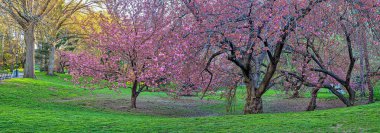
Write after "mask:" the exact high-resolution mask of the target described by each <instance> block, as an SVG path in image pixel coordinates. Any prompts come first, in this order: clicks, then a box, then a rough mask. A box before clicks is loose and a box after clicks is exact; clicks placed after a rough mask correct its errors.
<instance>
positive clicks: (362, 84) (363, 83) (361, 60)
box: [359, 42, 366, 97]
mask: <svg viewBox="0 0 380 133" xmlns="http://www.w3.org/2000/svg"><path fill="white" fill-rule="evenodd" d="M359 47H360V50H359V54H360V96H361V97H364V96H365V82H366V81H365V78H364V73H365V71H364V67H365V66H364V48H363V47H365V46H364V44H363V42H361V45H360V46H359Z"/></svg>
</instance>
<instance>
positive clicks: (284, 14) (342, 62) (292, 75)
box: [70, 0, 380, 114]
mask: <svg viewBox="0 0 380 133" xmlns="http://www.w3.org/2000/svg"><path fill="white" fill-rule="evenodd" d="M105 3H106V5H107V11H108V14H107V15H104V16H103V17H102V20H101V23H100V30H94V31H93V32H94V34H92V36H91V37H90V39H89V40H88V41H89V45H88V46H87V50H86V51H85V52H81V53H80V54H73V55H71V56H70V57H71V63H70V71H71V72H72V73H71V74H72V75H73V76H74V81H75V82H76V83H77V84H81V85H84V86H83V87H88V88H97V87H100V88H104V87H108V88H111V89H117V88H120V87H124V88H125V87H129V86H131V88H132V89H131V90H132V99H131V101H132V107H136V102H135V101H136V98H137V96H138V95H139V94H140V92H141V91H143V90H144V88H146V87H160V85H162V84H176V85H177V87H178V88H180V89H181V90H182V91H183V92H188V91H202V92H204V93H205V92H206V91H208V90H211V89H217V88H220V87H232V88H236V86H237V85H238V83H239V82H240V81H241V80H243V83H244V85H245V86H246V104H245V108H244V113H245V114H251V113H262V112H263V103H262V96H263V95H264V94H265V93H266V92H267V91H268V89H270V88H271V87H273V86H274V85H275V84H278V83H279V82H283V83H291V84H292V85H293V86H294V87H295V90H297V91H298V90H299V89H300V88H301V87H302V86H307V87H312V88H313V90H312V99H311V101H310V105H309V107H308V110H314V109H315V107H316V97H317V92H318V90H319V89H320V88H327V89H329V90H330V91H331V92H332V93H333V94H335V95H336V96H337V97H339V99H340V100H342V102H343V103H344V104H346V105H347V106H353V105H354V104H355V100H356V98H355V96H356V91H357V90H359V89H358V88H362V89H363V90H364V88H365V87H367V88H368V90H369V102H373V87H372V86H373V85H372V84H373V82H376V81H377V80H378V79H377V78H376V76H379V68H378V67H379V62H378V58H379V56H378V55H379V52H378V49H379V43H378V42H379V31H380V29H379V27H378V26H376V25H378V23H379V21H380V13H379V7H380V2H378V1H375V0H356V1H351V0H334V1H330V0H307V1H306V0H301V1H300V0H297V1H292V0H287V1H285V0H283V1H271V0H270V1H250V0H227V1H225V0H224V1H218V0H211V1H210V0H182V1H175V0H128V1H124V0H108V1H106V2H105ZM283 54H286V58H284V55H283ZM358 57H360V58H358ZM357 60H360V63H357V62H356V61H357ZM356 75H358V76H359V77H360V80H359V81H360V82H354V81H353V79H354V76H356ZM89 77H91V78H89ZM126 83H127V84H126ZM129 83H130V84H131V85H128V84H129ZM99 84H100V86H99ZM336 85H341V86H343V88H344V90H345V91H347V92H348V95H349V97H348V98H346V97H345V96H344V95H343V94H341V93H339V92H338V91H337V90H336V89H335V88H334V87H335V86H336ZM297 91H296V92H297ZM363 92H364V91H363ZM204 93H203V94H204ZM295 96H297V94H295Z"/></svg>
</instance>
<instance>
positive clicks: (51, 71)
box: [47, 45, 55, 76]
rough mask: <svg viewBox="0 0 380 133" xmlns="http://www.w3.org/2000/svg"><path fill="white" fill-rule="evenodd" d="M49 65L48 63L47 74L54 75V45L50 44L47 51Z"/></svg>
mask: <svg viewBox="0 0 380 133" xmlns="http://www.w3.org/2000/svg"><path fill="white" fill-rule="evenodd" d="M49 52H50V53H49V65H48V73H47V75H49V76H54V63H55V46H54V45H52V46H51V47H50V51H49Z"/></svg>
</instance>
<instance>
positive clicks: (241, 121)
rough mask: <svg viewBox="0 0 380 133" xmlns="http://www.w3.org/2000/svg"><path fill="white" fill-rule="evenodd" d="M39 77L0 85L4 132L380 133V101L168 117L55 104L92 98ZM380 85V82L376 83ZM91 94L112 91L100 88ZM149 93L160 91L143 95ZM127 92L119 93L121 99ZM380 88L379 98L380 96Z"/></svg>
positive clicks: (0, 125)
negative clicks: (309, 109) (286, 110)
mask: <svg viewBox="0 0 380 133" xmlns="http://www.w3.org/2000/svg"><path fill="white" fill-rule="evenodd" d="M38 78H39V80H32V79H12V80H7V81H4V82H3V83H0V132H25V131H27V132H38V131H39V132H53V131H58V132H83V131H86V132H95V131H99V132H107V131H129V132H131V131H136V132H137V131H146V132H152V131H154V132H167V131H171V132H186V131H204V132H206V131H213V132H215V131H222V132H226V131H240V132H252V131H262V132H269V131H270V132H279V131H281V132H295V131H301V132H313V131H321V132H323V131H336V132H359V131H364V132H380V126H379V125H380V103H379V102H377V103H375V104H370V105H364V106H356V107H350V108H340V109H331V110H324V111H315V112H302V113H282V114H259V115H248V116H245V115H232V116H220V117H202V118H166V117H158V116H144V115H138V114H131V113H120V112H113V111H104V110H103V111H102V110H96V109H89V108H83V107H80V106H72V105H69V104H65V103H57V102H52V101H55V100H57V99H67V98H75V97H79V96H88V95H89V92H88V91H83V90H82V89H77V88H75V87H73V86H72V85H71V84H70V83H68V82H66V81H64V80H63V78H68V77H66V76H63V75H60V77H59V78H57V77H55V78H50V77H46V76H43V75H42V74H39V75H38ZM378 87H379V86H378ZM92 93H93V94H104V93H112V91H108V90H99V91H94V92H92ZM143 94H144V96H145V97H149V96H151V95H162V94H155V93H143ZM122 96H123V95H115V97H122ZM379 96H380V94H379V91H377V97H378V98H380V97H379Z"/></svg>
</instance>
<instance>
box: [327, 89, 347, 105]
mask: <svg viewBox="0 0 380 133" xmlns="http://www.w3.org/2000/svg"><path fill="white" fill-rule="evenodd" d="M327 89H329V90H330V91H331V92H332V93H333V94H334V95H335V96H337V97H338V98H339V100H340V101H342V102H343V103H344V104H345V105H346V106H347V107H349V106H352V105H351V102H350V100H349V99H347V98H345V97H344V95H342V94H341V93H339V92H338V91H337V90H336V89H335V88H333V87H328V88H327Z"/></svg>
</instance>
